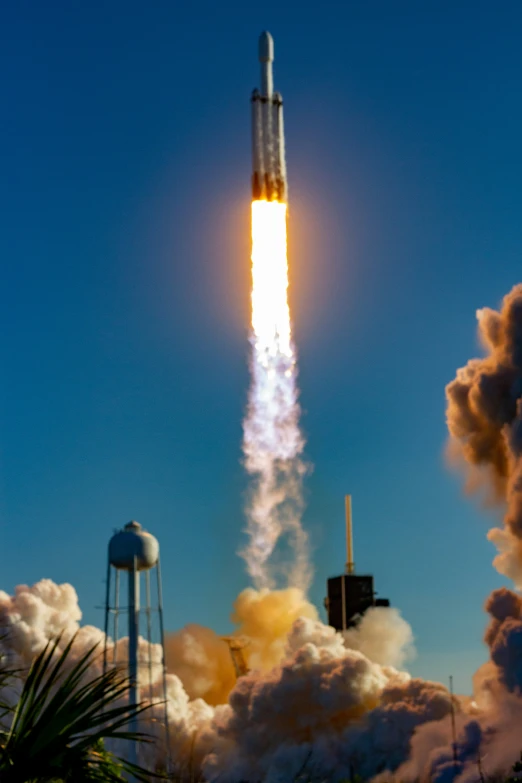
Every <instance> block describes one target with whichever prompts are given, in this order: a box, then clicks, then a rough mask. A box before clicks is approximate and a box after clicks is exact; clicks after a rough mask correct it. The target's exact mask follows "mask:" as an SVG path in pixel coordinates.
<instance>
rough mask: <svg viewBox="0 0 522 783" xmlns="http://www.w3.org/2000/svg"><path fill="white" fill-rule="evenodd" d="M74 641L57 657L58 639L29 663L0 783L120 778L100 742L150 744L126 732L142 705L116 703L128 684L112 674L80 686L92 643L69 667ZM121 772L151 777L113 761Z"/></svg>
mask: <svg viewBox="0 0 522 783" xmlns="http://www.w3.org/2000/svg"><path fill="white" fill-rule="evenodd" d="M74 641H75V637H73V638H72V639H71V640H70V641H69V642H68V643H67V644H66V645H65V647H64V648H63V650H62V651H61V653H59V643H60V639H59V638H58V639H57V640H55V641H54V642H50V643H49V644H47V646H46V647H45V648H44V649H43V650H42V652H41V653H40V654H39V655H38V656H37V657H36V658H35V660H34V662H33V665H32V666H31V669H30V671H29V674H28V676H27V679H26V681H25V683H24V685H23V689H22V693H21V695H20V698H19V701H18V704H17V706H16V709H15V712H14V717H13V721H12V725H11V728H10V731H9V732H8V733H7V734H6V736H5V737H4V741H3V742H2V743H1V745H2V749H1V750H0V777H1V779H2V782H3V783H4V782H5V783H26V782H27V781H30V780H32V779H38V780H39V781H42V780H48V781H50V780H53V779H61V780H74V781H75V783H80V781H82V780H86V781H87V780H89V781H90V780H92V781H97V780H100V781H101V780H107V781H116V780H121V779H122V778H121V775H120V772H118V773H116V772H114V761H112V762H111V763H112V767H113V768H112V771H111V769H110V768H109V767H110V764H109V762H108V759H109V758H110V759H112V758H113V757H112V756H110V754H109V755H107V752H105V751H104V753H100V751H99V750H97V749H99V747H101V745H100V743H103V741H104V740H105V739H120V740H129V741H134V742H135V741H145V742H146V741H150V740H149V738H148V737H147V735H145V734H143V733H140V732H134V731H129V730H128V724H129V722H130V721H131V720H132V719H133V718H134V717H137V716H138V715H140V714H141V713H142V712H144V711H145V710H146V709H148V706H143V705H137V706H134V705H130V704H128V703H125V704H121V703H120V702H121V700H122V699H127V697H128V692H129V685H130V683H129V680H128V678H127V677H125V676H123V675H122V674H121V673H120V672H118V671H116V670H114V669H111V670H109V671H107V672H104V673H102V674H100V675H98V676H96V677H93V678H90V679H88V680H87V681H86V679H85V678H86V677H87V676H88V673H89V669H90V667H91V666H92V663H93V660H94V655H95V650H96V648H97V645H95V646H93V647H92V648H91V649H89V650H88V651H87V652H85V653H83V654H82V655H81V656H80V657H79V658H78V660H77V661H76V662H75V663H74V664H73V665H72V666H71V667H70V668H68V663H69V659H70V655H71V649H72V646H73V644H74ZM117 763H118V765H119V767H121V769H123V770H124V771H126V772H128V773H131V774H132V775H133V776H134V777H135V778H136V779H138V780H141V781H147V780H150V778H151V776H152V775H151V773H148V772H147V771H146V770H144V769H143V768H141V767H139V766H136V765H133V764H130V762H127V761H125V760H123V759H117Z"/></svg>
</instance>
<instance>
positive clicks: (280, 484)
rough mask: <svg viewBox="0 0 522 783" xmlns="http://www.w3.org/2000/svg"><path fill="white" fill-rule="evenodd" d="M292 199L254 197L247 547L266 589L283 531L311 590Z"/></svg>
mask: <svg viewBox="0 0 522 783" xmlns="http://www.w3.org/2000/svg"><path fill="white" fill-rule="evenodd" d="M286 213H287V207H286V204H284V203H282V202H277V201H270V202H269V201H254V202H253V203H252V336H251V345H252V357H251V385H250V391H249V396H248V407H247V413H246V417H245V420H244V422H243V452H244V455H245V467H246V469H247V471H248V473H249V474H250V475H251V476H252V487H251V493H250V498H249V504H248V508H247V531H246V532H247V534H248V537H249V541H248V543H247V545H246V547H245V548H244V549H243V550H242V552H241V555H242V556H243V557H244V559H245V560H246V563H247V569H248V572H249V574H250V576H251V578H252V580H253V582H254V585H255V586H256V587H257V588H258V589H262V588H271V587H274V586H275V578H274V571H275V569H274V566H273V565H272V564H270V563H269V560H270V558H271V556H272V554H273V553H274V550H275V548H276V545H277V543H278V541H279V539H280V538H281V536H284V535H286V536H287V537H288V541H289V544H290V546H291V547H292V550H293V562H292V564H291V566H290V568H289V569H287V570H286V575H287V579H288V584H290V585H294V586H297V587H300V588H302V589H303V590H306V589H307V588H308V586H309V583H310V578H311V568H310V563H309V556H308V537H307V534H306V532H305V531H304V530H303V528H302V526H301V514H302V511H303V492H302V482H303V477H304V475H305V473H306V470H307V468H306V465H305V463H304V462H303V460H302V458H301V455H302V452H303V448H304V439H303V435H302V433H301V430H300V427H299V415H300V409H299V404H298V401H297V398H298V390H297V383H296V377H297V366H296V354H295V348H294V345H293V342H292V331H291V322H290V310H289V307H288V297H287V291H288V261H287V240H286Z"/></svg>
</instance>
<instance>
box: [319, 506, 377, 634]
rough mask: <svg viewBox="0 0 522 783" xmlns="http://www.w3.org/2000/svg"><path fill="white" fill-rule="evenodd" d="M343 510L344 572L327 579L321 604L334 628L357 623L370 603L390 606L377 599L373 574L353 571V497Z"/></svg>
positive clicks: (340, 629) (344, 629)
mask: <svg viewBox="0 0 522 783" xmlns="http://www.w3.org/2000/svg"><path fill="white" fill-rule="evenodd" d="M345 512H346V571H345V573H344V574H341V576H333V577H331V578H330V579H328V581H327V597H326V598H325V601H324V605H325V607H326V611H327V613H328V624H329V625H331V626H332V627H333V628H335V629H336V631H346V630H347V629H348V628H353V627H354V626H356V625H357V623H358V621H359V620H360V618H361V616H362V615H363V614H364V613H365V612H366V611H367V610H368V609H369V608H370V607H371V606H389V605H390V602H389V601H388V599H387V598H376V593H375V590H374V585H373V576H371V575H369V574H368V575H359V574H356V573H355V563H354V561H353V531H352V498H351V495H346V497H345Z"/></svg>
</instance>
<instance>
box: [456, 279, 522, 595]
mask: <svg viewBox="0 0 522 783" xmlns="http://www.w3.org/2000/svg"><path fill="white" fill-rule="evenodd" d="M477 318H478V330H479V336H480V338H481V341H482V343H483V345H484V347H485V349H486V351H487V355H486V356H485V357H484V358H482V359H471V361H469V362H468V363H467V365H466V366H465V367H464V368H461V369H460V370H458V371H457V377H456V379H455V380H454V381H452V383H450V384H449V385H448V386H447V387H446V397H447V422H448V429H449V432H450V435H451V438H452V443H451V452H452V453H453V454H454V455H455V454H456V456H457V457H459V458H460V459H461V461H463V462H464V465H465V466H467V470H468V472H469V481H468V488H469V489H471V490H474V489H477V488H480V487H481V486H483V485H484V482H486V484H487V485H488V487H489V490H490V494H491V495H492V496H493V497H494V498H496V499H497V500H498V501H500V502H502V503H505V504H506V506H507V510H506V514H505V516H504V527H503V529H499V528H495V529H493V530H491V531H490V533H489V535H488V538H489V539H490V541H493V543H494V544H495V545H496V546H497V548H498V550H499V554H498V555H497V557H496V558H495V560H494V565H495V567H496V568H497V569H498V571H499V572H500V573H502V574H505V575H506V576H508V577H510V578H511V579H513V581H514V582H515V584H516V585H517V586H518V587H522V285H517V286H515V287H514V288H513V289H512V291H511V292H510V293H509V294H508V295H507V296H505V297H504V300H503V302H502V307H501V309H500V312H497V311H496V310H491V309H490V308H484V309H482V310H479V311H478V312H477Z"/></svg>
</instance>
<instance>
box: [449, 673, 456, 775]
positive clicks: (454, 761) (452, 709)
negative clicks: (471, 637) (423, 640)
mask: <svg viewBox="0 0 522 783" xmlns="http://www.w3.org/2000/svg"><path fill="white" fill-rule="evenodd" d="M449 686H450V699H451V734H452V739H453V742H452V743H451V744H452V746H453V771H454V773H455V775H457V774H458V759H457V727H456V725H455V703H454V701H453V675H451V674H450V678H449Z"/></svg>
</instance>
